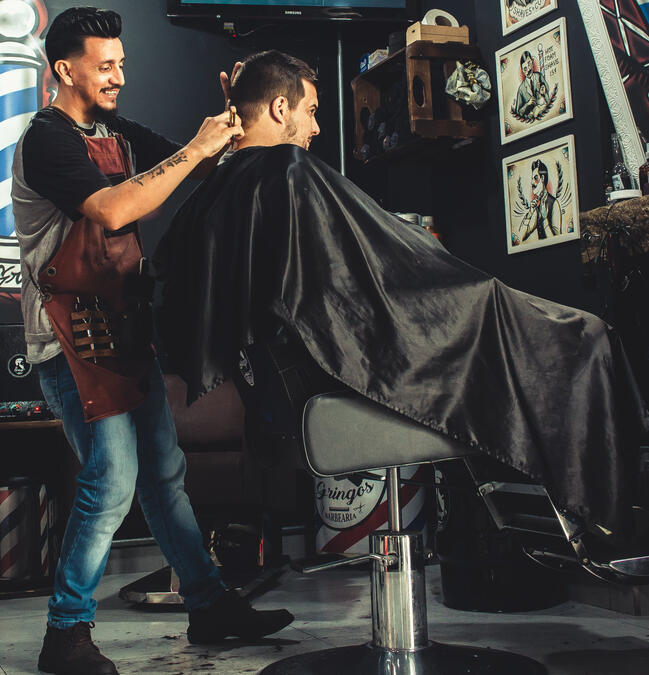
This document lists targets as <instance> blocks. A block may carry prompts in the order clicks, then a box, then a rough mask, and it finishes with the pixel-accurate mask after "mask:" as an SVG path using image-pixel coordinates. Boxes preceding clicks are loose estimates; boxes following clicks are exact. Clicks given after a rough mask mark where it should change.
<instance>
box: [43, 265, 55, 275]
mask: <svg viewBox="0 0 649 675" xmlns="http://www.w3.org/2000/svg"><path fill="white" fill-rule="evenodd" d="M45 274H47V276H48V277H54V276H56V267H48V268H47V269H46V270H45Z"/></svg>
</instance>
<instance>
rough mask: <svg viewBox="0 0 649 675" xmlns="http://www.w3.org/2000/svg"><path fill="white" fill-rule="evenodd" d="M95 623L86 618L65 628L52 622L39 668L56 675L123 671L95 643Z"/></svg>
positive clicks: (104, 674) (114, 674)
mask: <svg viewBox="0 0 649 675" xmlns="http://www.w3.org/2000/svg"><path fill="white" fill-rule="evenodd" d="M94 627H95V624H94V623H92V622H90V623H86V622H85V621H80V622H79V623H75V624H74V626H72V627H71V628H66V629H64V630H61V629H59V628H54V627H53V626H48V627H47V632H46V633H45V639H44V640H43V649H42V650H41V655H40V656H39V657H38V669H39V670H41V671H43V672H44V673H56V675H119V674H118V672H117V668H115V664H114V663H113V662H112V661H109V660H108V659H107V658H106V657H105V656H103V655H102V654H101V652H100V651H99V648H98V647H97V646H96V645H95V644H94V643H93V641H92V639H91V637H90V629H91V628H94Z"/></svg>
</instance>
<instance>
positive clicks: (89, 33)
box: [45, 7, 122, 82]
mask: <svg viewBox="0 0 649 675" xmlns="http://www.w3.org/2000/svg"><path fill="white" fill-rule="evenodd" d="M121 32H122V17H121V16H120V15H119V14H118V13H117V12H113V10H111V9H97V8H96V7H71V8H70V9H66V10H65V11H64V12H61V13H60V14H59V15H58V16H57V17H56V18H55V19H54V21H52V25H51V26H50V29H49V30H48V31H47V37H46V38H45V52H46V54H47V60H48V61H49V64H50V68H51V69H52V73H53V74H54V77H55V78H56V80H57V82H58V81H59V80H60V78H59V75H58V73H57V72H56V71H55V70H54V64H55V63H56V62H57V61H59V60H60V59H67V58H68V57H69V56H76V55H77V54H83V50H84V45H83V42H84V39H85V38H87V37H101V38H117V37H119V36H120V33H121Z"/></svg>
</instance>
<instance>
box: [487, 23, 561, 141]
mask: <svg viewBox="0 0 649 675" xmlns="http://www.w3.org/2000/svg"><path fill="white" fill-rule="evenodd" d="M496 78H497V87H498V104H499V110H500V138H501V142H502V143H503V144H505V143H511V142H512V141H514V140H517V139H519V138H523V137H525V136H529V135H530V134H534V133H536V132H537V131H540V130H541V129H546V128H547V127H550V126H552V125H554V124H559V123H560V122H564V121H565V120H569V119H571V118H572V96H571V93H570V67H569V64H568V45H567V35H566V20H565V19H564V18H561V19H559V20H557V21H554V22H552V23H550V24H547V25H546V26H543V28H540V29H539V30H537V31H534V32H533V33H530V34H529V35H526V36H525V37H523V38H521V39H520V40H517V41H516V42H512V44H510V45H507V46H506V47H503V48H502V49H499V50H498V51H497V52H496Z"/></svg>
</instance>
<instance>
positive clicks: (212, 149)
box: [187, 111, 244, 158]
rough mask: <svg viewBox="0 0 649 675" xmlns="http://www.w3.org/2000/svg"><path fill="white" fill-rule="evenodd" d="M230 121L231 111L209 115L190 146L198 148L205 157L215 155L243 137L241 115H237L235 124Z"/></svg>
mask: <svg viewBox="0 0 649 675" xmlns="http://www.w3.org/2000/svg"><path fill="white" fill-rule="evenodd" d="M229 121H230V112H229V111H228V112H224V113H221V114H220V115H217V116H216V117H207V118H206V119H205V121H204V122H203V124H202V125H201V128H200V129H199V130H198V133H197V134H196V136H194V138H192V140H191V141H190V142H189V143H188V144H187V145H188V147H191V148H192V149H194V150H196V151H197V152H198V153H199V154H200V155H201V156H202V157H203V158H206V157H213V156H214V155H216V154H218V153H219V152H220V151H221V150H224V149H225V147H226V146H227V145H229V144H230V142H231V141H238V140H240V139H241V138H243V136H244V131H243V127H242V126H241V118H240V117H239V115H235V118H234V125H233V126H229Z"/></svg>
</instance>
